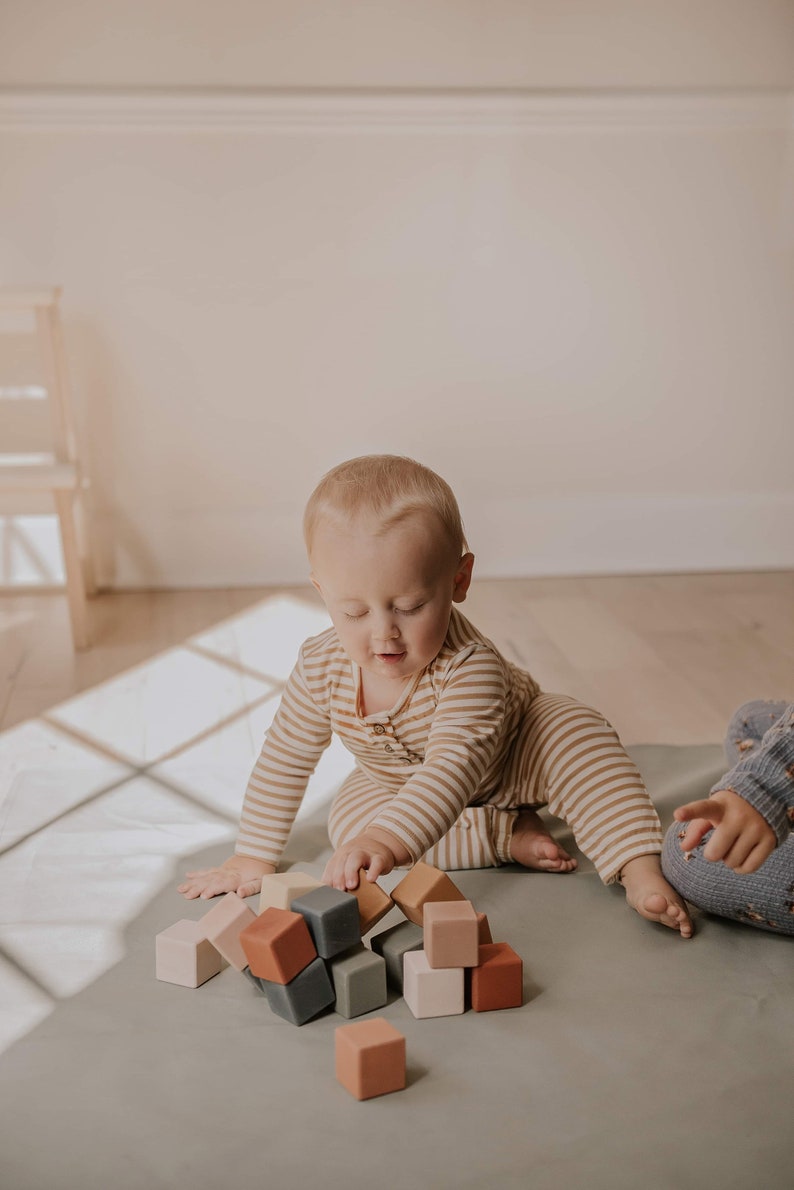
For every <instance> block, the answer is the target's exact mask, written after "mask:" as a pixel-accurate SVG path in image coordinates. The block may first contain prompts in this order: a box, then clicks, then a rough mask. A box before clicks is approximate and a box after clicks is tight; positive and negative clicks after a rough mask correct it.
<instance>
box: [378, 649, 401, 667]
mask: <svg viewBox="0 0 794 1190" xmlns="http://www.w3.org/2000/svg"><path fill="white" fill-rule="evenodd" d="M377 656H378V657H379V658H380V660H381V661H385V662H386V664H387V665H395V664H396V662H398V661H401V660H402V658H403V657H404V656H405V653H404V652H403V653H378V654H377Z"/></svg>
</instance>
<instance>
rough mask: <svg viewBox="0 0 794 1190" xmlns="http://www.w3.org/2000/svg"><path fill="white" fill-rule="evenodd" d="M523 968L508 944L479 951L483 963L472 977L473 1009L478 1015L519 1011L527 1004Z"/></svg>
mask: <svg viewBox="0 0 794 1190" xmlns="http://www.w3.org/2000/svg"><path fill="white" fill-rule="evenodd" d="M523 984H524V964H523V963H522V961H521V956H520V955H517V954H516V952H515V951H514V950H513V948H512V946H508V944H507V943H506V942H491V943H490V944H488V945H486V946H481V947H480V963H479V966H478V967H475V968H474V969H473V970H472V973H471V1006H472V1008H473V1009H474V1011H475V1012H492V1011H493V1010H494V1009H497V1008H520V1007H521V1005H522V1004H523V1003H524V986H523Z"/></svg>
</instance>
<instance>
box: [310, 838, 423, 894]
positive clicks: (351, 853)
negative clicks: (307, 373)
mask: <svg viewBox="0 0 794 1190" xmlns="http://www.w3.org/2000/svg"><path fill="white" fill-rule="evenodd" d="M407 858H408V853H407V852H405V853H404V858H403V856H402V855H397V854H395V851H394V849H393V848H392V847H391V846H389V845H388V844H387V843H386V842H385V841H384V840H383V839H382V838H380V837H377V836H376V835H375V834H374V833H373V834H370V833H368V832H366V831H365V832H364V833H363V834H360V835H356V837H355V839H351V840H350V842H349V843H345V844H343V846H341V847H338V848H337V849H336V851H335V852H334V854H333V855H332V856H331V858H330V859H329V861H328V863H327V864H326V866H325V871H324V872H323V881H324V882H325V883H326V884H330V885H331V887H332V888H338V889H341V891H342V892H349V891H350V890H352V889H354V888H358V881H359V872H360V871H361V869H362V868H364V869H366V873H367V880H369V881H370V883H374V881H376V880H377V879H378V877H379V876H385V874H386V873H387V872H391V870H392V868H393V867H394V866H395V865H396V864H399V863H404V862H405V860H406V859H407Z"/></svg>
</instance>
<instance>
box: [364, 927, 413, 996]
mask: <svg viewBox="0 0 794 1190" xmlns="http://www.w3.org/2000/svg"><path fill="white" fill-rule="evenodd" d="M423 945H424V934H423V932H422V930H421V929H420V928H419V926H417V925H414V923H413V922H412V921H401V922H398V924H397V925H396V926H390V927H389V929H388V930H383V932H382V933H380V934H376V935H375V936H374V938H372V939H371V940H370V946H371V947H372V949H373V950H374V952H375V954H379V955H382V956H383V960H384V962H385V963H386V979H387V980H388V982H389V983H390V984H391V986H392V987H393V988H396V989H397V991H398V992H399V993H400V994H401V995H402V990H403V956H404V955H406V954H407V953H408V951H409V950H421V949H422V946H423Z"/></svg>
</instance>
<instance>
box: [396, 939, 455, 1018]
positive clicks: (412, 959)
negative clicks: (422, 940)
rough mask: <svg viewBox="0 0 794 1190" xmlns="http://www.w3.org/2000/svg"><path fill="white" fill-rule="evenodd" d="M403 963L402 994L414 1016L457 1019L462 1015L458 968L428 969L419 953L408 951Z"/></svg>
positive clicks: (424, 955)
mask: <svg viewBox="0 0 794 1190" xmlns="http://www.w3.org/2000/svg"><path fill="white" fill-rule="evenodd" d="M403 962H404V974H403V995H404V996H405V1003H406V1004H407V1005H408V1007H409V1008H410V1010H411V1012H412V1013H413V1014H414V1016H415V1017H418V1018H420V1019H422V1018H424V1017H429V1016H457V1015H458V1014H459V1013H461V1012H463V1008H464V993H465V974H464V970H463V968H462V967H431V966H430V964H429V963H428V961H427V955H426V954H425V952H424V951H423V950H411V951H409V952H408V953H407V954H406V956H405V958H404V960H403Z"/></svg>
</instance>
